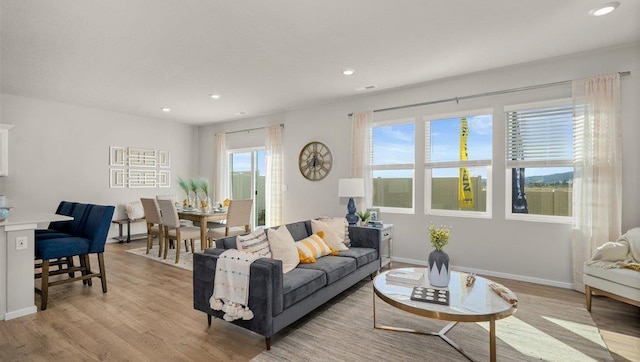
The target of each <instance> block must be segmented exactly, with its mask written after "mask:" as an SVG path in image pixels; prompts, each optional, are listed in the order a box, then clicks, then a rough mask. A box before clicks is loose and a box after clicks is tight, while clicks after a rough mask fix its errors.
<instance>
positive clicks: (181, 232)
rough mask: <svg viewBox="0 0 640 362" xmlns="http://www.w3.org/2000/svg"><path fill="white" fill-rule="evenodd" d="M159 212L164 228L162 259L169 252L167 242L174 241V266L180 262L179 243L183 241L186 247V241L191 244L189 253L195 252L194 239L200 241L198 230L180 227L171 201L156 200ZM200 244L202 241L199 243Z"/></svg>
mask: <svg viewBox="0 0 640 362" xmlns="http://www.w3.org/2000/svg"><path fill="white" fill-rule="evenodd" d="M158 204H159V205H160V212H161V214H162V225H163V226H164V239H165V241H164V242H163V246H162V249H163V250H164V255H163V259H166V258H167V252H168V251H169V241H171V240H175V242H176V243H175V244H176V264H177V263H178V262H179V261H180V242H181V241H183V240H184V247H185V250H186V251H189V249H188V247H187V240H189V241H190V242H191V252H192V253H193V252H195V241H194V240H195V239H200V228H198V227H194V226H181V225H180V218H178V210H177V209H176V205H175V203H173V202H172V201H171V200H158ZM201 242H202V241H201Z"/></svg>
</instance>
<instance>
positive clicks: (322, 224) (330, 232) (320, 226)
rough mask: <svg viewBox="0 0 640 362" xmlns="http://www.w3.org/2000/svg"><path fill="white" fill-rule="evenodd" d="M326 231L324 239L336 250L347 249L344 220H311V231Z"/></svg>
mask: <svg viewBox="0 0 640 362" xmlns="http://www.w3.org/2000/svg"><path fill="white" fill-rule="evenodd" d="M319 231H322V232H324V234H325V235H324V241H325V242H326V243H327V244H329V246H330V247H332V248H333V249H335V250H338V251H343V250H347V249H348V248H347V246H346V245H345V227H344V223H343V222H335V221H332V220H329V219H321V220H311V232H314V233H317V232H319Z"/></svg>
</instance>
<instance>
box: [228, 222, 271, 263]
mask: <svg viewBox="0 0 640 362" xmlns="http://www.w3.org/2000/svg"><path fill="white" fill-rule="evenodd" d="M236 243H237V244H236V249H238V250H241V251H245V252H247V253H255V254H258V255H260V256H261V257H263V258H270V257H271V249H270V248H269V240H267V234H265V232H264V229H258V230H255V231H253V232H252V233H250V234H247V235H238V236H237V237H236Z"/></svg>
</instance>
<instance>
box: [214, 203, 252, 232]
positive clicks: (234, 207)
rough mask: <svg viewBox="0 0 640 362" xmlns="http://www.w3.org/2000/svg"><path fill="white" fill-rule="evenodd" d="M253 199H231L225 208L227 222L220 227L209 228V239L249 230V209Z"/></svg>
mask: <svg viewBox="0 0 640 362" xmlns="http://www.w3.org/2000/svg"><path fill="white" fill-rule="evenodd" d="M252 208H253V200H252V199H246V200H231V202H230V203H229V208H228V209H227V222H226V223H225V224H221V225H220V227H216V228H213V229H209V232H208V233H207V235H208V237H209V239H211V240H215V239H219V238H222V237H225V236H233V235H240V234H246V233H248V232H250V231H251V209H252Z"/></svg>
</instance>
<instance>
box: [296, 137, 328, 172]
mask: <svg viewBox="0 0 640 362" xmlns="http://www.w3.org/2000/svg"><path fill="white" fill-rule="evenodd" d="M332 165H333V158H332V157H331V151H330V150H329V147H327V146H326V145H325V144H324V143H321V142H309V143H307V144H306V145H305V146H304V147H302V150H301V151H300V156H298V167H299V168H300V173H301V174H302V176H304V178H306V179H307V180H311V181H319V180H322V179H323V178H325V177H327V175H328V174H329V172H330V171H331V166H332Z"/></svg>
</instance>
